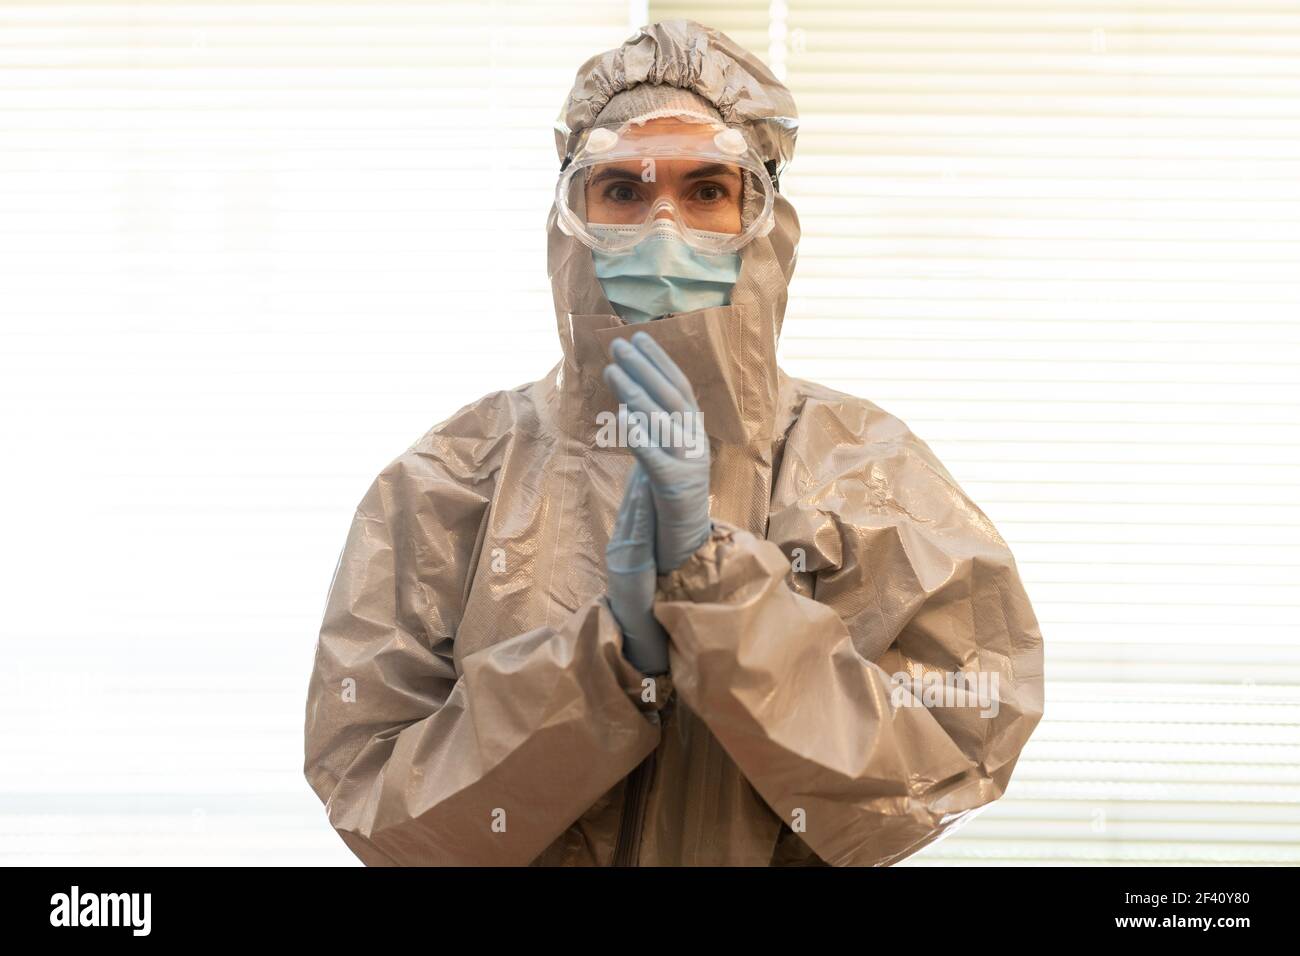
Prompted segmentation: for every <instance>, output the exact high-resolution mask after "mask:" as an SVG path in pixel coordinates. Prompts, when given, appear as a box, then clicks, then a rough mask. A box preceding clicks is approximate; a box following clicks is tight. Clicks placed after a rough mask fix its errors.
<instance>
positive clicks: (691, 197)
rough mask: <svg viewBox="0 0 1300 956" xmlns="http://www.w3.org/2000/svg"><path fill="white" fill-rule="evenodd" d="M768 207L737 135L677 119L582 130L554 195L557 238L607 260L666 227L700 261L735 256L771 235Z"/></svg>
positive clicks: (762, 177)
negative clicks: (700, 257) (605, 255)
mask: <svg viewBox="0 0 1300 956" xmlns="http://www.w3.org/2000/svg"><path fill="white" fill-rule="evenodd" d="M746 193H748V195H749V199H748V203H747V202H746ZM774 203H775V186H774V184H773V181H772V175H771V173H770V171H769V170H768V168H767V167H766V166H765V165H764V163H763V160H762V159H761V157H760V156H759V155H758V153H757V152H756V151H755V150H754V148H753V147H752V146H751V145H750V143H749V141H748V140H747V139H746V138H745V135H744V134H743V133H742V132H741V131H740V130H739V129H736V128H734V127H729V126H725V125H723V124H721V123H716V122H704V121H698V122H697V121H687V120H684V119H682V118H678V117H672V118H659V119H651V120H648V121H644V122H639V121H636V120H633V121H631V122H628V123H624V124H621V125H619V126H595V127H592V128H591V129H588V130H586V131H585V132H584V133H583V135H582V137H581V138H580V139H579V141H578V145H577V148H576V149H575V151H574V153H573V154H572V156H571V157H569V159H568V160H567V161H566V162H565V165H564V167H563V168H562V170H561V172H560V178H559V182H558V183H557V185H556V191H555V209H556V218H557V222H558V224H559V227H560V229H561V231H563V232H564V233H565V234H567V235H570V236H573V237H574V238H576V239H578V240H579V241H580V242H582V243H584V244H585V245H587V246H590V247H591V248H592V249H595V250H598V251H601V252H606V253H611V254H615V255H617V254H619V253H624V252H630V251H631V250H632V249H633V248H634V247H635V246H637V245H638V244H639V243H640V242H642V241H643V240H645V239H647V238H652V237H654V236H656V235H658V234H660V233H661V232H662V231H663V229H664V225H665V221H671V222H672V223H673V224H674V225H675V226H676V230H677V233H678V234H680V236H681V237H682V239H683V240H685V242H686V243H687V244H688V245H691V246H693V247H694V248H696V249H698V250H700V251H701V252H705V253H725V252H735V251H737V250H739V249H741V248H743V247H744V246H745V245H746V244H748V243H749V242H751V241H752V240H753V239H755V238H758V237H760V236H765V235H767V234H768V233H769V232H771V230H772V226H773V223H774V215H773V208H774ZM747 209H748V211H749V216H746V215H745V212H746V210H747ZM746 219H748V221H745V220H746Z"/></svg>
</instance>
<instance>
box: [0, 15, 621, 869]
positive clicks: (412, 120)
mask: <svg viewBox="0 0 1300 956" xmlns="http://www.w3.org/2000/svg"><path fill="white" fill-rule="evenodd" d="M629 21H630V13H629V7H628V5H627V4H626V3H624V2H616V3H615V2H605V0H597V2H584V3H582V4H572V3H568V2H474V3H414V2H382V3H360V2H340V3H327V2H276V3H252V2H208V3H188V2H166V3H165V2H137V3H102V2H93V0H92V2H82V3H65V2H49V0H43V2H39V3H36V2H26V3H16V2H0V68H2V71H0V336H2V337H3V341H2V343H0V389H3V392H4V401H3V406H4V408H3V411H0V416H3V417H2V418H0V441H3V443H4V446H5V448H6V454H5V463H6V464H5V468H4V469H3V474H2V475H0V491H3V500H4V501H5V504H6V512H7V517H6V526H5V540H6V542H7V544H8V547H6V548H4V549H3V555H2V556H0V577H2V579H3V580H4V581H5V583H6V595H7V597H8V600H7V602H6V612H5V615H4V619H3V621H0V634H2V639H3V642H4V658H5V664H4V668H3V670H4V674H5V680H4V693H3V694H0V765H3V767H4V772H3V775H2V776H3V784H0V861H3V862H5V863H10V864H20V863H34V862H44V863H59V862H64V863H70V862H76V863H85V864H142V865H144V864H151V863H158V864H166V863H183V864H184V863H202V864H224V863H258V862H265V863H311V862H339V863H355V862H356V860H355V858H354V857H353V856H352V854H351V853H350V852H349V851H348V850H347V849H346V848H345V847H344V846H343V844H342V843H341V841H339V840H338V838H337V836H335V835H334V833H333V832H332V831H331V830H330V828H329V826H328V824H327V821H326V819H325V815H324V811H323V809H322V807H321V805H320V802H319V801H318V800H317V799H316V797H315V795H314V794H313V793H312V792H311V791H310V789H308V787H307V785H306V781H305V780H304V779H303V777H302V772H301V769H300V768H301V767H302V760H303V757H302V728H303V719H304V710H303V708H304V703H305V699H306V691H307V680H308V677H309V675H310V673H311V663H312V654H313V650H314V644H315V639H316V634H317V631H318V629H319V627H320V614H321V612H322V610H323V607H324V601H325V594H326V590H327V588H328V585H329V582H330V578H331V575H332V573H333V570H334V564H335V562H336V560H337V558H338V554H339V551H340V549H341V548H342V546H343V541H344V538H345V536H346V534H347V530H348V524H349V522H350V520H351V514H352V510H353V508H354V507H355V506H356V504H357V502H358V501H360V499H361V497H362V495H363V494H364V492H365V489H366V487H367V486H368V485H369V483H370V481H371V480H372V479H373V478H374V476H375V475H376V474H377V473H378V472H379V471H380V469H382V468H383V467H384V466H385V465H386V464H387V463H388V462H389V461H391V460H392V459H393V458H394V457H396V456H397V455H398V454H400V453H401V452H402V450H403V449H405V448H406V447H407V446H408V445H409V444H411V443H412V442H414V441H415V440H416V439H418V438H419V437H420V435H421V434H423V433H424V432H425V431H426V430H427V429H428V428H429V427H430V426H432V425H433V424H435V423H436V422H438V421H441V420H443V419H444V418H446V417H447V416H448V415H449V414H451V413H452V412H453V411H454V410H455V409H456V408H458V407H460V406H461V405H464V404H466V403H468V402H471V401H474V400H476V399H478V398H479V397H481V396H482V395H484V394H486V393H487V392H489V391H493V390H496V389H503V388H511V387H514V386H515V385H519V384H521V383H523V382H527V381H531V380H533V379H535V378H538V377H540V376H541V375H542V374H544V373H545V371H546V370H547V369H548V368H549V367H550V366H551V365H552V364H553V363H554V361H555V360H556V359H558V357H559V344H558V340H557V338H556V333H555V322H554V318H553V312H552V305H551V294H550V286H549V283H548V280H547V277H546V260H545V220H546V215H547V211H548V208H549V203H550V196H551V190H552V189H553V188H554V182H555V175H556V169H557V168H558V164H557V161H556V158H555V146H554V138H553V134H552V132H551V125H552V123H553V122H554V120H555V117H556V116H557V115H558V113H559V110H560V106H561V103H562V101H563V97H564V95H565V94H566V93H567V92H568V89H569V87H570V85H571V83H572V80H573V76H574V73H575V72H576V70H577V68H578V66H579V64H581V63H582V62H583V61H584V60H585V59H586V58H587V57H589V56H591V55H592V54H593V53H595V52H597V51H599V50H603V49H608V48H610V47H612V46H615V45H616V44H618V43H619V42H621V41H622V40H623V39H624V38H625V37H626V36H627V35H628V34H629V32H630V22H629Z"/></svg>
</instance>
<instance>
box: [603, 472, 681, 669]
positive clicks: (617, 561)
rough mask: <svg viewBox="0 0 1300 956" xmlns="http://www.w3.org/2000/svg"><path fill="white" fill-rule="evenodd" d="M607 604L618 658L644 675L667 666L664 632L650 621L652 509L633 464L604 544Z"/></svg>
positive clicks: (642, 475)
mask: <svg viewBox="0 0 1300 956" xmlns="http://www.w3.org/2000/svg"><path fill="white" fill-rule="evenodd" d="M605 571H606V576H607V581H608V585H607V587H608V596H609V607H610V610H611V611H613V612H614V618H615V619H616V620H617V621H618V626H619V627H620V628H621V629H622V631H623V656H624V657H626V658H627V659H628V660H629V661H631V662H632V666H633V667H635V668H637V670H639V671H641V673H643V674H662V673H664V672H665V671H667V670H668V635H667V634H666V633H665V631H664V629H663V626H662V625H661V624H660V623H659V622H658V621H657V620H656V619H655V616H654V612H653V610H652V609H653V608H654V603H655V578H656V577H657V575H656V569H655V507H654V499H653V498H652V497H651V495H650V480H649V479H648V478H646V475H645V472H644V471H642V470H641V466H640V465H639V464H637V465H635V466H633V468H632V475H631V477H629V478H628V482H627V488H626V490H625V491H624V492H623V503H622V504H621V505H619V508H618V517H617V518H615V519H614V532H613V534H611V535H610V538H609V544H608V545H606V547H605Z"/></svg>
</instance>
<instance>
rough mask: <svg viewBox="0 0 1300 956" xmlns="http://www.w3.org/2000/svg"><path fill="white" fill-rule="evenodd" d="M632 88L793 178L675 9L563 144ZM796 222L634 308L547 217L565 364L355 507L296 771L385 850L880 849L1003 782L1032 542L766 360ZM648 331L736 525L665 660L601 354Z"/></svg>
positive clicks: (745, 72)
mask: <svg viewBox="0 0 1300 956" xmlns="http://www.w3.org/2000/svg"><path fill="white" fill-rule="evenodd" d="M640 83H652V84H670V85H674V86H679V87H681V88H683V89H689V90H691V91H693V92H695V93H698V94H699V95H700V96H702V97H704V98H705V99H706V100H708V101H709V102H710V103H712V104H713V106H714V107H715V108H716V109H717V110H718V111H719V113H720V114H721V115H722V116H723V118H724V119H725V120H726V121H727V122H728V123H729V124H734V125H736V126H737V127H738V128H742V129H743V130H744V131H745V135H746V136H747V137H748V138H749V139H750V142H751V143H754V144H758V145H760V146H761V148H762V150H763V153H764V156H766V157H767V158H769V159H770V160H772V161H774V163H775V164H776V166H777V167H778V168H779V167H780V166H781V165H782V164H784V162H785V161H787V160H789V158H790V156H791V155H792V152H793V148H794V134H795V128H796V123H795V111H794V104H793V102H792V100H791V98H790V94H789V92H788V91H787V90H786V89H785V88H784V87H783V86H782V85H781V84H780V83H779V82H778V81H777V80H776V79H775V78H773V76H772V75H771V73H769V72H768V71H767V70H766V69H765V68H764V67H763V66H762V64H761V63H759V62H758V61H757V60H756V59H755V58H754V57H753V56H752V55H751V54H749V53H747V52H746V51H744V50H743V49H741V48H740V47H738V46H736V44H735V43H733V42H732V41H731V40H729V39H728V38H726V37H725V36H722V35H721V34H719V33H717V32H715V31H712V30H708V29H706V28H704V27H701V26H699V25H698V24H694V23H689V22H684V21H673V22H667V23H658V24H654V25H651V26H648V27H645V28H643V29H642V30H641V31H640V32H639V33H638V34H637V35H636V36H634V37H632V38H631V39H629V40H628V41H627V42H626V43H624V44H623V45H622V46H620V47H619V48H618V49H616V50H613V51H610V52H608V53H605V54H602V55H600V56H597V57H595V58H593V59H592V60H590V61H588V62H587V63H586V64H585V65H584V66H583V67H582V69H581V70H580V71H579V73H578V77H577V80H576V82H575V84H574V88H573V90H572V92H571V93H570V95H569V97H568V99H567V100H566V103H565V107H564V110H563V113H562V116H561V122H560V124H559V125H558V127H557V144H558V146H559V152H560V155H561V157H563V156H564V155H566V153H567V151H568V150H569V149H570V148H571V142H572V140H571V137H573V136H575V135H577V134H579V133H580V132H581V131H582V130H583V129H585V128H586V126H588V125H590V123H591V122H592V121H593V120H594V119H595V118H596V117H597V116H598V115H599V114H600V111H601V110H602V109H603V107H604V105H605V104H606V103H607V102H608V101H609V99H610V98H611V97H612V96H614V95H615V94H617V93H619V92H620V91H622V90H625V89H629V88H631V87H633V86H635V85H636V84H640ZM776 213H777V215H776V225H775V228H774V229H773V231H772V232H771V233H770V234H769V235H768V236H766V237H764V238H762V239H759V240H755V241H754V242H752V243H750V245H748V246H747V247H746V248H745V249H744V251H743V256H742V269H741V275H740V278H739V280H738V283H737V286H736V289H735V290H734V292H733V296H732V302H731V304H730V305H729V306H725V307H720V308H712V309H704V310H700V311H696V312H688V313H683V314H680V315H672V316H668V317H665V318H661V319H658V320H656V321H653V322H649V323H645V324H642V325H636V326H627V325H624V324H623V323H622V321H621V320H620V319H619V318H618V317H617V315H615V313H614V310H613V309H612V308H611V307H610V304H609V303H608V301H606V300H605V297H604V294H603V292H602V291H601V288H600V285H599V283H598V281H597V280H596V277H595V274H594V267H593V264H592V257H591V253H590V251H589V250H588V249H587V248H586V247H584V246H582V245H581V244H580V243H578V242H577V241H576V240H573V239H571V238H569V237H568V236H566V235H564V234H563V233H562V232H560V231H559V229H558V228H557V227H556V226H555V223H554V221H552V222H551V223H550V225H549V269H550V276H551V283H552V288H553V292H554V301H555V317H556V322H557V326H558V329H559V333H560V340H561V344H562V346H563V350H564V355H563V358H562V360H561V361H560V362H559V364H557V365H556V366H555V368H553V369H552V370H551V371H550V372H549V373H548V374H547V375H546V376H544V377H543V378H541V379H539V380H538V381H536V382H533V383H531V384H528V385H524V386H520V387H519V388H514V389H510V390H507V391H500V392H494V393H492V394H490V395H487V396H485V397H484V398H482V399H480V400H478V401H476V402H473V403H471V404H470V405H467V406H465V407H464V408H462V409H461V410H460V411H459V412H457V413H456V414H455V415H453V416H452V417H451V418H450V419H448V420H447V421H445V422H442V423H440V424H438V425H435V426H434V427H433V428H432V429H430V430H429V432H428V433H426V434H425V435H424V436H423V437H422V438H421V439H420V440H419V441H417V442H416V443H415V444H414V445H412V446H411V447H410V448H409V449H408V450H407V451H406V452H405V453H403V454H402V455H400V456H399V457H398V458H397V459H395V460H394V461H393V462H392V463H391V464H390V465H389V466H388V467H387V468H385V469H384V470H383V471H382V472H381V473H380V474H379V476H378V477H377V478H376V479H375V481H374V482H373V483H372V485H371V487H370V489H369V490H368V492H367V493H366V495H365V497H364V498H363V499H362V501H361V503H360V504H359V505H358V507H357V510H356V514H355V516H354V518H353V522H352V527H351V531H350V533H349V536H348V539H347V542H346V544H345V546H344V549H343V553H342V556H341V558H340V560H339V564H338V568H337V570H336V572H335V575H334V580H333V583H332V586H331V588H330V594H329V601H328V604H327V608H326V612H325V617H324V621H323V623H322V627H321V632H320V640H319V643H318V645H317V650H316V657H315V665H314V669H313V673H312V678H311V683H310V686H309V692H308V700H307V715H306V728H305V731H306V741H305V743H306V763H305V772H306V776H307V780H308V782H309V783H310V784H311V786H312V788H313V790H314V791H315V792H316V793H317V795H318V796H319V797H320V798H321V800H322V801H324V803H325V804H326V809H327V814H328V817H329V821H330V823H331V824H332V825H333V827H334V828H335V829H336V830H337V832H338V833H339V835H340V836H341V837H342V839H343V840H344V841H345V842H346V843H347V844H348V846H349V847H351V848H352V849H353V851H354V852H355V853H356V854H357V855H358V856H359V857H360V858H361V859H362V860H363V861H365V862H366V863H369V864H375V865H394V864H398V865H401V864H432V865H445V864H459V865H482V864H515V865H528V864H531V865H539V866H546V865H703V864H711V865H762V866H767V865H780V866H787V865H827V864H829V865H881V864H889V863H893V862H895V861H897V860H900V859H903V858H904V857H906V856H908V855H909V854H911V853H914V852H916V851H917V850H918V849H920V848H922V847H924V846H926V845H928V844H929V843H932V842H933V841H934V840H936V839H938V838H940V837H941V836H943V835H944V834H945V833H948V832H951V831H952V830H953V829H954V828H955V827H956V826H957V825H959V824H961V823H962V822H964V821H966V820H969V819H970V818H971V817H972V816H973V815H974V814H975V813H976V812H977V811H978V810H979V809H980V808H982V807H984V806H986V805H988V804H989V803H990V802H992V801H993V800H996V799H997V798H998V797H999V796H1001V795H1002V793H1003V792H1004V790H1005V789H1006V786H1007V784H1008V782H1009V780H1010V778H1011V773H1012V770H1013V768H1014V767H1015V764H1016V761H1017V759H1018V758H1019V755H1020V752H1021V749H1022V747H1023V746H1024V744H1025V742H1026V741H1027V740H1028V739H1029V736H1030V734H1031V733H1032V731H1033V729H1034V727H1035V726H1036V724H1037V723H1038V720H1039V718H1040V717H1041V714H1042V707H1043V698H1042V638H1041V635H1040V633H1039V630H1038V624H1037V621H1036V618H1035V616H1034V613H1033V610H1032V608H1031V606H1030V603H1029V600H1028V597H1027V596H1026V594H1025V591H1024V588H1023V585H1022V584H1021V581H1020V577H1019V574H1018V572H1017V569H1016V565H1015V561H1014V558H1013V557H1012V555H1011V553H1010V551H1009V550H1008V548H1007V545H1006V542H1005V541H1004V540H1003V539H1002V538H1001V536H1000V535H999V534H998V532H997V530H996V529H995V528H994V526H993V525H992V523H991V522H990V521H989V520H988V518H987V517H986V516H985V515H984V513H983V512H982V511H980V509H979V508H978V507H977V506H976V505H975V504H974V503H973V502H972V501H971V500H970V499H969V498H968V497H967V496H966V494H965V493H964V492H963V491H962V489H961V488H960V487H959V486H958V485H957V483H956V482H955V481H954V479H953V477H952V475H951V474H949V472H948V471H947V470H946V469H945V468H944V467H943V465H942V464H941V463H940V462H939V461H938V459H937V458H936V457H935V455H934V453H933V452H932V451H931V449H930V448H929V446H927V445H926V444H925V442H923V441H921V440H920V439H919V438H918V437H916V436H915V435H914V434H913V433H912V432H911V431H910V430H909V429H908V428H907V426H906V425H905V424H904V423H902V422H901V421H899V420H898V419H897V418H895V417H893V416H892V415H889V414H888V413H886V412H885V411H883V410H882V409H880V408H879V407H878V406H876V405H874V404H873V403H872V402H870V401H868V400H866V399H862V398H857V397H854V396H851V395H846V394H844V393H841V392H837V391H834V390H832V389H828V388H824V387H822V386H819V385H816V384H814V383H811V382H806V381H801V380H798V379H792V378H790V377H788V376H786V375H785V374H784V373H783V372H781V370H780V369H779V368H778V367H777V365H776V343H777V340H778V337H779V335H780V332H781V326H782V321H783V318H784V313H785V305H786V285H787V282H788V280H789V278H790V275H791V273H792V271H793V269H794V263H795V253H796V249H797V247H798V239H799V225H798V220H797V218H796V216H795V214H794V210H793V208H792V207H791V206H790V204H789V203H788V202H786V201H785V200H784V199H780V200H779V201H778V204H777V210H776ZM636 330H645V331H647V332H648V333H649V334H651V335H652V336H653V337H654V338H655V339H656V341H658V342H659V344H660V345H662V346H663V347H664V348H665V349H666V350H667V351H668V353H669V354H670V355H671V356H672V358H673V359H674V361H675V362H677V364H678V365H680V367H681V368H682V370H683V371H684V372H685V374H686V375H687V376H688V378H690V380H691V382H692V385H693V387H694V389H695V392H696V397H697V399H698V400H699V404H700V406H701V408H702V409H703V412H704V427H705V430H706V431H707V432H708V434H709V438H710V445H711V469H712V470H711V474H710V500H709V505H710V508H709V510H710V515H711V517H712V519H713V523H714V531H713V534H712V536H711V537H710V539H709V540H708V541H707V542H706V543H705V545H704V546H702V547H701V548H700V549H699V551H697V552H696V553H695V554H694V555H693V556H692V557H691V558H689V559H688V560H687V561H686V563H685V564H683V565H682V566H681V567H680V568H678V569H677V570H676V571H674V572H673V573H672V574H670V575H666V576H663V577H661V578H660V579H659V589H658V592H657V594H656V603H655V609H654V610H655V616H656V617H657V618H658V619H659V621H660V622H661V623H662V624H663V625H664V627H665V629H666V631H667V633H668V635H669V639H670V647H669V661H670V672H669V674H668V675H665V676H661V677H658V678H654V679H651V678H648V677H646V676H645V675H642V674H641V673H640V672H639V671H637V670H636V668H635V667H633V666H632V665H631V664H630V663H629V662H628V660H627V659H626V658H625V656H624V654H623V651H622V633H621V632H620V630H619V627H618V624H617V621H616V620H615V619H614V616H613V615H612V613H611V612H610V610H609V606H608V602H607V600H606V598H605V586H606V581H605V561H604V556H605V547H606V544H607V542H608V540H609V536H610V532H611V529H612V528H613V524H614V518H615V514H616V512H617V510H618V505H619V502H620V499H621V497H622V493H623V489H624V487H625V486H626V482H627V477H628V474H629V471H630V469H631V468H632V465H633V458H632V455H631V453H630V451H629V450H628V449H626V448H619V447H604V446H603V444H602V443H601V442H599V441H598V440H597V438H596V435H597V432H598V431H599V425H598V421H599V419H598V416H599V415H600V413H601V412H606V411H610V410H612V409H613V408H614V407H615V403H614V399H613V397H612V395H610V393H609V392H608V391H607V389H606V387H605V385H604V383H603V381H602V379H601V374H600V373H601V370H602V369H603V367H604V366H605V365H606V364H607V362H608V361H609V359H608V357H607V356H608V346H609V344H610V342H611V340H612V339H613V338H615V337H619V336H630V335H631V334H632V333H633V332H634V331H636ZM954 674H960V675H965V676H963V677H962V681H961V686H962V687H964V688H967V689H968V690H969V688H971V687H972V684H973V686H974V688H975V689H974V690H969V693H968V696H967V697H965V698H963V697H962V696H961V695H960V694H956V695H954V694H953V693H952V689H953V686H954V684H955V683H956V682H954V681H953V680H952V676H953V675H954ZM899 675H908V676H910V679H911V682H910V683H907V682H900V681H899V680H898V677H899ZM935 678H938V679H940V680H941V681H946V682H947V684H948V686H949V692H948V693H946V694H945V693H944V692H943V685H942V684H941V685H940V693H939V694H938V695H937V696H936V695H934V694H933V693H930V691H931V690H932V689H933V685H934V679H935Z"/></svg>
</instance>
